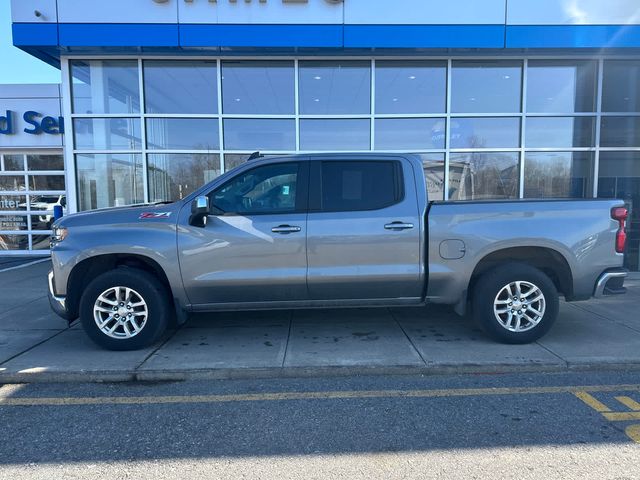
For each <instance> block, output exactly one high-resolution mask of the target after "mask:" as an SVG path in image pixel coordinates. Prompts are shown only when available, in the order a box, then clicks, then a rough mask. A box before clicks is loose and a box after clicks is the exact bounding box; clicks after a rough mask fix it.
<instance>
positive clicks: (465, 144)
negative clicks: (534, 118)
mask: <svg viewBox="0 0 640 480" xmlns="http://www.w3.org/2000/svg"><path fill="white" fill-rule="evenodd" d="M450 135H451V140H450V146H451V148H517V147H519V146H520V119H519V118H514V117H494V118H491V117H476V118H470V117H464V118H462V117H454V118H452V119H451V132H450Z"/></svg>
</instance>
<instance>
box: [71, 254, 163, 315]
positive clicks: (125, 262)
mask: <svg viewBox="0 0 640 480" xmlns="http://www.w3.org/2000/svg"><path fill="white" fill-rule="evenodd" d="M116 268H137V269H140V270H144V271H146V272H148V273H150V274H152V275H153V276H154V277H155V278H157V279H158V280H159V281H160V283H162V285H163V286H164V287H165V288H166V289H167V292H168V293H169V300H170V302H171V304H172V306H173V307H174V308H175V301H174V298H173V294H172V289H171V284H170V283H169V279H168V277H167V274H166V273H165V271H164V269H163V268H162V267H161V266H160V264H158V262H156V261H155V260H154V259H152V258H150V257H147V256H145V255H136V254H130V253H112V254H103V255H96V256H93V257H89V258H87V259H85V260H82V261H81V262H79V263H78V264H77V265H76V266H75V267H73V270H71V273H70V274H69V279H68V281H67V297H66V305H67V310H68V312H69V317H70V318H77V317H78V315H79V308H80V299H81V297H82V294H83V292H84V287H85V286H86V285H87V284H88V283H89V282H90V281H91V280H92V279H93V278H95V277H96V276H98V275H100V274H101V273H104V272H107V271H110V270H115V269H116Z"/></svg>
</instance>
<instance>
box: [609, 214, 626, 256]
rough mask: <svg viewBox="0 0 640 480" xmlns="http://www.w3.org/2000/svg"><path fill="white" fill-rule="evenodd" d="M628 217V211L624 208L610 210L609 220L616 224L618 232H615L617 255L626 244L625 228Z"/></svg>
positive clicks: (622, 250)
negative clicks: (615, 221)
mask: <svg viewBox="0 0 640 480" xmlns="http://www.w3.org/2000/svg"><path fill="white" fill-rule="evenodd" d="M628 216H629V211H628V210H627V209H626V208H625V207H613V208H612V209H611V218H613V219H614V220H617V222H618V231H617V232H616V252H618V253H623V252H624V246H625V244H626V243H627V232H626V231H625V227H626V223H627V217H628Z"/></svg>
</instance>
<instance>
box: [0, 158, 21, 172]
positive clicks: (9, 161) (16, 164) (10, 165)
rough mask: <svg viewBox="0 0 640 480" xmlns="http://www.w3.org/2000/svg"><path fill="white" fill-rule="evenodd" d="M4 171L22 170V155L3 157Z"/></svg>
mask: <svg viewBox="0 0 640 480" xmlns="http://www.w3.org/2000/svg"><path fill="white" fill-rule="evenodd" d="M4 170H5V171H7V172H9V171H20V170H24V155H19V154H18V155H6V154H5V155H4Z"/></svg>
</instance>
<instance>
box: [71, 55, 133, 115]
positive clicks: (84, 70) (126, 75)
mask: <svg viewBox="0 0 640 480" xmlns="http://www.w3.org/2000/svg"><path fill="white" fill-rule="evenodd" d="M70 63H71V76H72V82H71V101H72V105H73V113H94V114H101V113H138V112H139V111H140V93H139V85H138V62H137V60H82V61H80V60H73V61H71V62H70Z"/></svg>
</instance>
